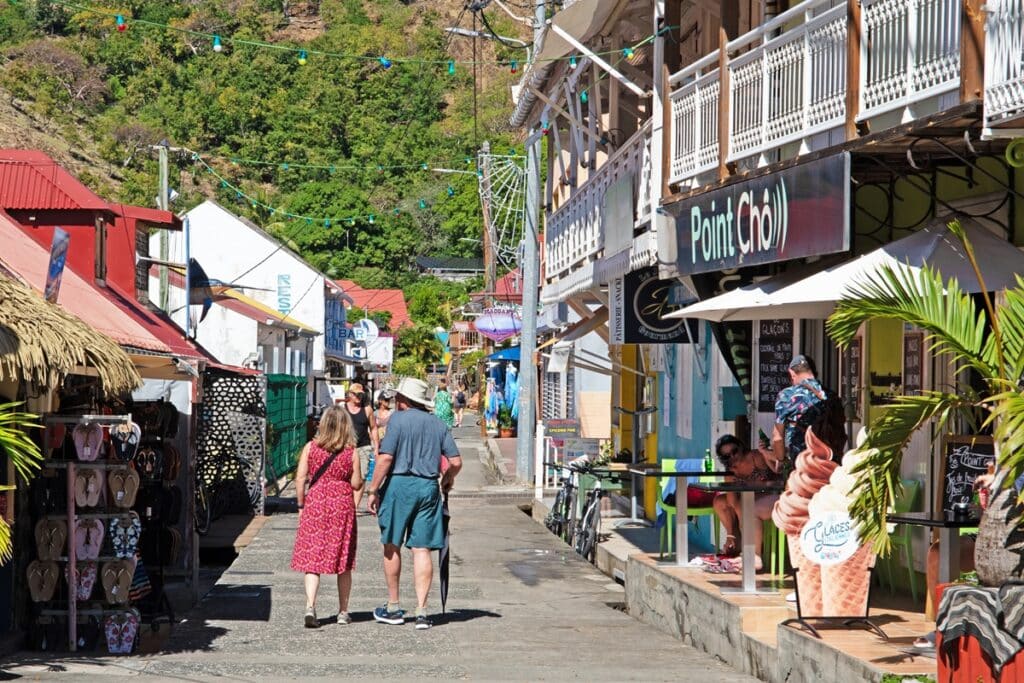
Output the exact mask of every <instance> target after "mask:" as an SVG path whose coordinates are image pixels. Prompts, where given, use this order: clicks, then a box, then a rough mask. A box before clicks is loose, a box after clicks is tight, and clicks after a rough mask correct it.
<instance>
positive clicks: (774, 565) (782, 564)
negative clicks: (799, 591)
mask: <svg viewBox="0 0 1024 683" xmlns="http://www.w3.org/2000/svg"><path fill="white" fill-rule="evenodd" d="M761 546H762V547H761V559H762V561H764V563H765V564H764V566H765V568H766V569H769V570H770V571H771V573H772V574H773V575H774V576H785V573H786V534H784V533H782V529H779V528H778V527H777V526H775V522H774V521H772V519H771V518H770V517H769V518H768V519H766V520H764V523H763V526H762V531H761Z"/></svg>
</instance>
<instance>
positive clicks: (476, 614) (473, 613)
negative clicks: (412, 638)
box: [431, 609, 501, 626]
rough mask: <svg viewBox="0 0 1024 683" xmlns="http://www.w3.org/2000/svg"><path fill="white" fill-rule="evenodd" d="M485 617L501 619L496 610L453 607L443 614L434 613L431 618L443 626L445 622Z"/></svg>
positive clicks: (437, 624) (455, 622) (436, 623)
mask: <svg viewBox="0 0 1024 683" xmlns="http://www.w3.org/2000/svg"><path fill="white" fill-rule="evenodd" d="M486 617H490V618H492V619H501V615H500V614H498V613H497V612H490V611H488V610H485V609H453V610H449V611H448V612H445V613H444V614H435V615H434V616H433V617H431V618H432V619H433V620H434V624H435V625H436V626H443V625H445V624H457V623H459V622H462V621H472V620H474V619H483V618H486Z"/></svg>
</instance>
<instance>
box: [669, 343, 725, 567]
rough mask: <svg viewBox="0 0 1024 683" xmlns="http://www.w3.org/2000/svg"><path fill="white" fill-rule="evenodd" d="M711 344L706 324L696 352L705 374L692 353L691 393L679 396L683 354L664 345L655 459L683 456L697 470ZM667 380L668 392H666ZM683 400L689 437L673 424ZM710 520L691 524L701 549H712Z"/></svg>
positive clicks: (706, 435) (707, 409)
mask: <svg viewBox="0 0 1024 683" xmlns="http://www.w3.org/2000/svg"><path fill="white" fill-rule="evenodd" d="M711 343H714V340H713V338H712V337H711V331H710V328H709V327H708V325H707V324H705V325H704V328H703V329H702V330H701V343H700V344H699V353H700V360H701V365H702V366H703V368H704V373H705V376H702V375H701V370H700V368H699V367H698V364H697V362H696V361H695V359H694V356H695V354H694V356H691V357H690V358H691V360H690V363H689V365H690V367H689V368H687V370H688V371H689V372H690V377H691V378H692V395H690V396H678V395H677V393H678V383H677V381H676V372H677V368H678V367H679V363H680V361H681V360H682V359H681V356H683V355H684V354H679V353H677V349H678V347H677V346H675V345H672V346H670V347H668V348H667V353H666V356H665V367H666V372H661V373H658V396H659V399H660V400H659V405H658V461H659V462H660V461H661V460H662V459H664V458H675V459H679V458H684V459H687V460H688V461H689V462H688V463H687V465H688V466H689V467H692V468H694V469H700V466H701V463H702V461H703V459H704V450H705V449H706V448H708V446H710V445H711V401H712V398H713V396H714V395H715V392H714V389H713V387H712V386H711V362H710V357H711V353H710V346H709V344H711ZM666 383H667V392H666ZM666 395H667V396H668V405H662V403H664V398H665V397H666ZM679 401H683V402H684V403H685V404H686V405H688V406H689V414H690V417H691V419H692V429H691V433H690V437H689V438H683V437H680V436H679V435H678V432H677V429H676V427H677V425H676V422H677V420H676V415H677V408H676V404H677V402H679ZM666 414H667V415H668V426H665V415H666ZM711 524H712V519H711V518H710V517H698V518H697V522H696V530H695V529H694V526H695V525H694V524H691V525H690V543H691V544H694V547H695V549H697V550H699V551H701V552H710V551H711V550H712V545H713V544H712V542H711V529H712V526H711Z"/></svg>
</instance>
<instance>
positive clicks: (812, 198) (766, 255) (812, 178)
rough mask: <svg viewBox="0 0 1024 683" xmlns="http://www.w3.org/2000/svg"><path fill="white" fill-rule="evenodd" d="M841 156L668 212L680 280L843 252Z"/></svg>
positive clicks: (846, 175) (846, 179) (844, 160)
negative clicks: (673, 227) (673, 222)
mask: <svg viewBox="0 0 1024 683" xmlns="http://www.w3.org/2000/svg"><path fill="white" fill-rule="evenodd" d="M849 206H850V155H849V154H848V153H846V152H844V153H842V154H837V155H834V156H829V157H825V158H823V159H818V160H817V161H811V162H808V163H806V164H800V165H798V166H792V167H790V168H787V169H784V170H782V171H779V172H777V173H770V174H768V175H765V176H762V177H759V178H753V179H751V180H747V181H744V182H740V183H735V184H733V185H730V186H728V187H724V188H722V189H720V190H713V191H711V192H705V193H702V194H700V195H697V196H695V197H692V198H690V199H686V200H683V201H681V202H679V203H678V204H676V205H675V206H672V207H667V208H668V209H669V210H670V211H671V212H672V213H673V214H675V215H676V216H677V218H676V239H677V241H678V245H679V257H678V265H679V272H680V274H683V275H690V274H693V273H706V272H711V271H717V270H725V269H727V268H740V267H745V266H753V265H758V264H762V263H772V262H774V261H787V260H789V259H797V258H805V257H807V256H817V255H820V254H831V253H835V252H840V251H846V250H847V249H849V246H850V229H849V225H850V224H849Z"/></svg>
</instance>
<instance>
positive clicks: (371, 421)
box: [345, 384, 380, 512]
mask: <svg viewBox="0 0 1024 683" xmlns="http://www.w3.org/2000/svg"><path fill="white" fill-rule="evenodd" d="M345 410H346V412H347V413H348V416H349V419H351V420H352V427H353V429H354V432H355V439H356V455H358V456H359V467H360V470H359V471H360V472H362V475H363V479H364V481H365V479H366V477H367V476H369V473H370V469H371V468H370V460H372V459H373V458H374V456H375V455H376V453H377V447H378V445H379V444H380V439H379V436H378V433H377V419H376V417H374V414H373V407H372V406H369V405H367V404H366V392H365V390H364V389H363V385H362V384H353V385H352V386H350V387H349V389H348V391H347V392H345ZM362 499H363V488H359V489H356V490H355V493H354V494H353V500H354V501H355V507H356V511H357V512H358V511H359V502H360V501H361V500H362Z"/></svg>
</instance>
